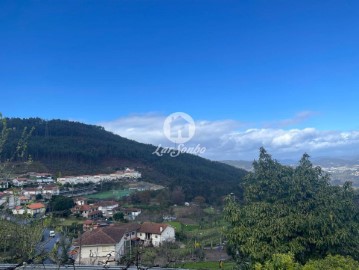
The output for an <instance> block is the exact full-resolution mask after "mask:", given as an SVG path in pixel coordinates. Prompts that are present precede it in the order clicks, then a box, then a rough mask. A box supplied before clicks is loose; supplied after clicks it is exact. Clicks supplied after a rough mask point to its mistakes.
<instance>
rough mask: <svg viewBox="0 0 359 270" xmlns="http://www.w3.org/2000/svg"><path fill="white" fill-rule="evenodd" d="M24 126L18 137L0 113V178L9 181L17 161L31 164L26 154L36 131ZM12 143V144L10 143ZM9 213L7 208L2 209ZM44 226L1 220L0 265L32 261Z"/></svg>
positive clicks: (36, 223)
mask: <svg viewBox="0 0 359 270" xmlns="http://www.w3.org/2000/svg"><path fill="white" fill-rule="evenodd" d="M33 130H34V129H33V128H32V129H30V130H29V129H28V128H27V127H24V128H23V129H22V132H21V134H18V135H19V136H16V134H14V132H13V129H11V128H8V125H7V120H6V119H5V118H3V117H2V115H1V114H0V177H1V178H5V179H7V178H9V177H10V175H11V174H12V173H13V169H14V167H15V165H14V162H15V161H19V162H23V163H25V164H26V165H28V164H29V162H30V161H31V159H30V158H29V157H28V155H27V144H28V140H29V138H30V136H31V134H32V132H33ZM9 140H11V143H9ZM2 211H8V209H5V208H4V209H2ZM42 229H43V227H42V224H41V222H40V221H36V220H28V219H22V218H19V219H18V220H11V221H7V220H2V219H0V239H1V240H0V262H12V263H14V262H17V263H20V264H19V265H22V263H23V262H24V261H26V262H32V261H34V260H35V259H36V257H37V255H38V252H37V250H36V245H37V243H38V242H39V241H40V240H41V236H42Z"/></svg>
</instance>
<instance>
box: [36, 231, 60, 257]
mask: <svg viewBox="0 0 359 270" xmlns="http://www.w3.org/2000/svg"><path fill="white" fill-rule="evenodd" d="M49 234H50V229H48V228H46V229H45V230H44V231H43V241H42V242H40V243H39V245H38V247H37V251H38V252H39V253H40V252H45V253H49V252H51V250H52V249H53V248H54V246H55V244H56V242H57V241H59V240H60V237H61V234H60V233H56V234H55V236H54V237H50V236H49ZM53 263H54V262H53V261H52V260H50V258H47V259H46V260H45V261H44V264H53Z"/></svg>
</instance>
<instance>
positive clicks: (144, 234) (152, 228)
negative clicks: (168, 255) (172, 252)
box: [137, 222, 176, 247]
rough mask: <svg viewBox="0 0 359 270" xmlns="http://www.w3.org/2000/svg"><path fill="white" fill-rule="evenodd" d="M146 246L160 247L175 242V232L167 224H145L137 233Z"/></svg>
mask: <svg viewBox="0 0 359 270" xmlns="http://www.w3.org/2000/svg"><path fill="white" fill-rule="evenodd" d="M137 236H138V238H139V239H140V240H141V241H142V242H143V245H144V246H154V247H158V246H160V245H161V244H162V243H164V242H174V241H175V239H176V238H175V230H174V228H173V227H171V226H170V225H167V224H161V223H152V222H144V223H143V224H141V227H140V229H139V231H138V232H137Z"/></svg>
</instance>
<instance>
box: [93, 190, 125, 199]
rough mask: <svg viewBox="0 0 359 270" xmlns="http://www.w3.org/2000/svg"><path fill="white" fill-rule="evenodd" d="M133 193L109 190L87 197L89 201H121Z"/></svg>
mask: <svg viewBox="0 0 359 270" xmlns="http://www.w3.org/2000/svg"><path fill="white" fill-rule="evenodd" d="M131 193H132V191H131V190H128V189H124V190H108V191H103V192H99V193H95V194H91V195H87V196H86V197H87V198H89V199H99V200H107V199H114V200H119V199H121V198H122V197H124V196H128V195H130V194H131Z"/></svg>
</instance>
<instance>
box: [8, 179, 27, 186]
mask: <svg viewBox="0 0 359 270" xmlns="http://www.w3.org/2000/svg"><path fill="white" fill-rule="evenodd" d="M11 182H12V184H13V185H14V186H15V187H23V186H25V185H27V184H29V183H30V182H31V181H30V179H28V178H24V177H18V178H15V179H13V180H12V181H11Z"/></svg>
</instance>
